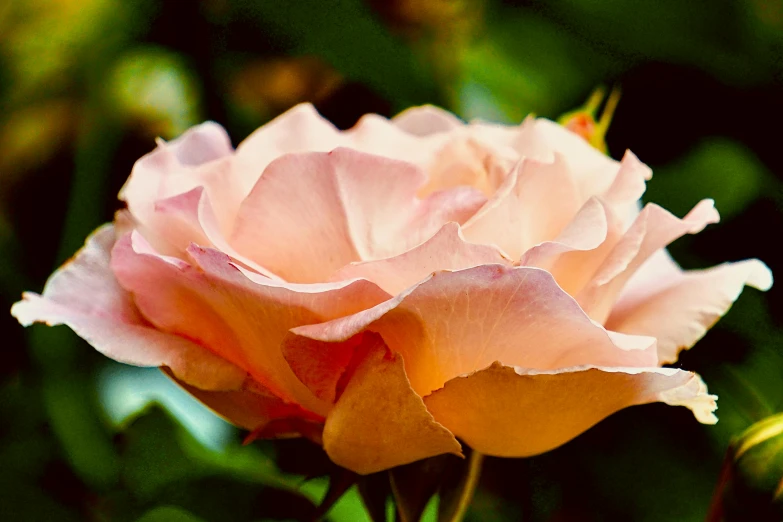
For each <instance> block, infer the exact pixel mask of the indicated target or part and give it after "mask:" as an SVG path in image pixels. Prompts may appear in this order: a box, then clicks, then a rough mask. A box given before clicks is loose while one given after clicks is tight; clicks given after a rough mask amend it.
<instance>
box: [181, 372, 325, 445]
mask: <svg viewBox="0 0 783 522" xmlns="http://www.w3.org/2000/svg"><path fill="white" fill-rule="evenodd" d="M174 380H175V381H176V382H177V384H179V385H180V386H182V387H183V388H184V389H185V390H186V391H187V392H188V393H190V394H191V395H193V396H194V397H195V398H196V399H198V400H199V401H200V402H202V403H203V404H204V405H206V406H207V407H208V408H209V409H211V410H212V411H214V412H215V413H217V414H218V415H219V416H221V417H222V418H223V419H225V420H227V421H228V422H230V423H231V424H233V425H235V426H239V427H240V428H244V429H246V430H250V431H254V432H256V433H260V432H263V430H264V428H266V427H269V426H274V425H275V424H274V423H275V421H280V420H284V419H285V420H292V419H297V420H301V421H304V422H315V423H321V424H322V423H323V420H324V419H323V417H320V416H318V415H315V414H313V413H312V412H309V411H307V410H305V409H303V408H302V407H301V406H299V405H297V404H290V403H286V402H284V401H282V400H281V399H280V398H279V397H277V396H275V395H274V394H273V393H272V392H270V391H269V390H267V389H265V388H264V387H263V386H261V385H260V384H258V383H257V382H255V381H253V380H252V379H248V380H247V381H246V382H245V383H244V385H243V386H242V388H241V389H239V390H231V391H208V390H201V389H199V388H195V387H193V386H190V385H188V384H187V383H185V382H182V381H181V380H179V379H176V378H175V379H174ZM278 426H279V424H278ZM264 435H265V437H264V438H274V437H276V436H281V435H282V436H294V435H301V433H297V432H296V431H293V432H292V431H287V432H285V433H280V432H275V431H272V430H269V431H267V432H266V433H265V434H264Z"/></svg>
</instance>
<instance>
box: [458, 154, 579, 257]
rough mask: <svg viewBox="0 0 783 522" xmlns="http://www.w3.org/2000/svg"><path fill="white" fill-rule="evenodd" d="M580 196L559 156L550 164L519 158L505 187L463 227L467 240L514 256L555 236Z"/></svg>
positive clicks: (573, 209) (563, 226)
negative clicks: (519, 160) (491, 245)
mask: <svg viewBox="0 0 783 522" xmlns="http://www.w3.org/2000/svg"><path fill="white" fill-rule="evenodd" d="M581 206H582V200H580V198H579V194H578V192H577V187H576V186H575V185H574V181H573V179H572V177H571V173H570V170H569V169H568V167H567V165H566V164H565V163H564V160H563V158H561V157H559V156H558V157H557V158H556V159H555V161H554V162H553V163H541V162H539V161H536V160H530V159H528V160H522V161H521V162H520V163H519V164H517V166H516V167H515V168H514V169H513V170H512V172H511V173H510V174H509V175H508V177H507V178H506V180H505V182H504V183H503V186H501V188H500V189H498V191H497V193H496V194H495V196H494V197H493V198H492V199H491V200H490V201H489V202H487V204H485V205H484V206H483V207H482V208H481V209H480V210H479V211H478V212H477V213H476V214H475V215H474V216H473V217H472V218H471V219H470V220H468V222H467V223H465V226H464V227H463V233H464V234H465V238H466V239H467V240H468V241H471V242H473V243H483V244H494V245H497V246H498V247H500V248H501V249H503V251H504V252H505V253H506V254H508V256H509V257H511V258H512V259H519V258H520V257H521V256H522V254H523V253H524V252H525V251H527V250H528V249H529V248H531V247H532V246H534V245H537V244H539V243H542V242H544V241H548V240H551V239H554V238H555V237H557V235H558V234H559V233H560V232H561V231H562V230H563V229H564V228H565V227H566V225H568V223H569V222H570V221H571V220H572V219H573V217H574V216H575V215H576V213H577V212H578V211H579V208H580V207H581Z"/></svg>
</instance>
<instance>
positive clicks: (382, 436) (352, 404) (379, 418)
mask: <svg viewBox="0 0 783 522" xmlns="http://www.w3.org/2000/svg"><path fill="white" fill-rule="evenodd" d="M367 339H368V340H370V341H371V342H369V343H367V344H366V345H365V346H363V347H362V349H361V353H360V354H358V359H359V360H360V362H359V363H358V365H357V367H356V369H355V370H354V371H353V375H352V377H351V380H350V382H349V383H348V384H347V386H346V387H345V391H343V393H342V395H341V396H340V398H339V400H338V401H337V403H336V404H335V406H334V408H332V410H331V411H330V412H329V416H328V417H327V418H326V425H325V426H324V433H323V444H324V449H325V450H326V453H327V454H328V455H329V457H330V458H331V459H332V460H333V461H334V462H336V463H337V464H339V465H341V466H343V467H346V468H348V469H350V470H353V471H355V472H357V473H361V474H367V473H375V472H377V471H382V470H385V469H389V468H392V467H394V466H400V465H403V464H408V463H410V462H414V461H417V460H420V459H423V458H427V457H432V456H435V455H440V454H443V453H454V454H456V455H461V454H462V452H461V447H460V444H459V442H457V439H455V438H454V435H452V434H451V433H450V432H449V431H448V430H447V429H446V428H444V427H443V426H441V425H440V424H438V423H437V422H435V421H434V420H433V418H432V415H430V414H429V413H428V412H427V408H426V407H425V406H424V403H423V402H422V400H421V397H419V396H418V395H416V393H415V392H414V391H413V390H412V389H411V385H410V383H409V382H408V379H407V378H406V376H405V369H404V367H403V362H402V358H400V356H399V355H397V354H392V353H390V352H388V350H387V349H386V347H385V346H384V345H383V343H382V342H380V341H379V339H378V338H377V337H375V338H373V337H368V338H367Z"/></svg>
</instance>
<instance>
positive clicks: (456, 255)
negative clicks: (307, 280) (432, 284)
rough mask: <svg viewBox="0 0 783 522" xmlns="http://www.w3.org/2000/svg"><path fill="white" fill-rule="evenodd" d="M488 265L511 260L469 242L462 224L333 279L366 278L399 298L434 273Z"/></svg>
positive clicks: (349, 267) (356, 265)
mask: <svg viewBox="0 0 783 522" xmlns="http://www.w3.org/2000/svg"><path fill="white" fill-rule="evenodd" d="M488 264H501V265H508V266H510V265H511V261H510V260H509V259H508V258H506V257H504V256H503V255H502V254H501V253H500V252H499V251H498V250H497V249H496V248H494V247H491V246H486V245H474V244H472V243H468V242H466V241H465V240H464V239H463V238H462V234H461V232H460V227H459V225H458V224H457V223H447V224H445V225H444V226H443V228H441V229H440V230H439V231H438V233H437V234H435V235H434V236H432V238H430V239H429V240H427V241H425V242H424V243H422V244H421V245H419V246H417V247H415V248H413V249H411V250H408V251H407V252H405V253H403V254H400V255H398V256H395V257H391V258H388V259H380V260H377V261H364V262H360V263H351V264H350V265H346V266H345V267H343V268H341V269H340V270H338V271H337V272H336V273H335V274H334V275H333V276H332V278H331V279H332V280H333V281H345V280H348V279H367V280H369V281H372V282H373V283H375V284H377V285H378V286H380V287H381V288H383V289H384V290H385V291H387V292H388V293H390V294H391V295H396V294H398V293H400V292H402V291H403V290H405V289H406V288H408V287H410V286H413V285H414V284H416V283H418V282H420V281H422V280H423V279H425V278H426V277H427V276H429V275H430V274H431V273H432V272H435V271H438V270H460V269H463V268H471V267H474V266H479V265H488Z"/></svg>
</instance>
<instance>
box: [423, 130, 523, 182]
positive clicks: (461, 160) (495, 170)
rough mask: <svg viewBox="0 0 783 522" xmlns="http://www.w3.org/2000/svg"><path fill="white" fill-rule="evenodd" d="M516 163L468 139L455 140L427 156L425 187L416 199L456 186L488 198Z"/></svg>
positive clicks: (495, 150)
mask: <svg viewBox="0 0 783 522" xmlns="http://www.w3.org/2000/svg"><path fill="white" fill-rule="evenodd" d="M516 161H517V158H516V156H515V155H513V154H508V153H505V152H504V151H502V150H498V149H496V148H494V147H491V146H489V145H486V144H483V143H481V142H479V141H478V140H477V139H475V138H473V137H471V136H470V135H467V136H455V137H454V138H452V139H450V140H449V141H447V142H446V143H445V144H444V145H443V146H441V147H440V148H439V149H437V150H436V152H435V153H434V154H433V155H432V156H431V158H430V161H429V164H428V165H426V171H427V176H428V180H427V184H426V185H424V186H423V187H422V188H421V189H419V196H427V195H429V194H431V193H432V192H435V191H438V190H444V189H449V188H452V187H458V186H470V187H474V188H475V189H477V190H480V191H481V192H482V193H484V194H485V195H486V196H492V195H493V194H494V193H495V192H496V191H497V190H498V188H500V186H501V185H502V184H503V181H504V180H505V178H506V174H507V173H508V172H509V171H510V170H511V168H512V167H513V166H514V164H515V163H516Z"/></svg>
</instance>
